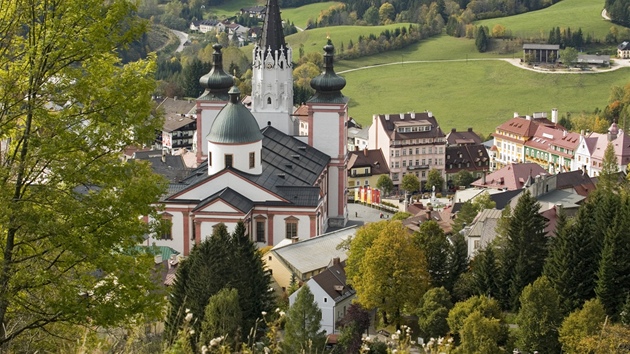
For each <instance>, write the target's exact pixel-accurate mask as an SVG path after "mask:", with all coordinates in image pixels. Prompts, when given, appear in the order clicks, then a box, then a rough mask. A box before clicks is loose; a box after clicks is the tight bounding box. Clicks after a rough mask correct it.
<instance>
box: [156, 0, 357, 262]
mask: <svg viewBox="0 0 630 354" xmlns="http://www.w3.org/2000/svg"><path fill="white" fill-rule="evenodd" d="M214 49H215V51H214V54H213V65H212V70H211V71H210V72H209V73H208V74H206V75H204V76H202V77H201V78H200V82H201V84H202V85H203V86H204V87H205V92H204V93H203V94H202V95H201V97H199V98H198V99H197V101H196V108H197V111H196V116H197V134H196V139H197V141H196V146H197V151H196V154H197V155H196V156H197V161H198V163H199V166H198V167H197V168H196V169H195V170H193V171H192V173H191V174H190V175H189V176H188V177H187V178H185V179H183V180H181V181H179V182H175V183H171V184H170V185H169V189H168V192H167V194H166V195H165V196H164V197H163V200H162V203H163V204H164V211H163V213H162V218H164V219H167V220H170V223H171V225H172V226H171V229H170V232H164V233H163V234H162V235H154V236H152V237H150V238H149V239H148V240H147V243H148V244H155V245H157V246H169V247H171V248H173V249H175V250H177V251H179V252H180V253H181V254H183V255H187V254H188V253H189V252H190V250H191V249H192V247H193V246H194V245H195V244H197V243H199V242H201V241H202V240H204V239H205V238H207V237H209V236H210V235H211V234H212V232H213V228H214V227H215V226H217V225H219V224H221V223H222V224H225V225H226V226H227V228H228V230H229V231H230V232H231V231H233V230H234V227H235V226H236V224H237V223H238V222H239V221H241V220H242V221H243V222H244V223H245V225H246V228H247V230H248V233H249V235H250V237H251V239H252V241H254V242H256V243H257V244H258V245H259V246H260V247H263V246H267V245H269V246H275V245H277V244H279V243H280V242H282V241H283V240H291V241H295V240H304V239H307V238H311V237H315V236H318V235H320V234H322V233H325V232H326V231H330V230H331V229H336V228H339V227H343V226H345V224H346V222H347V220H348V209H347V202H346V200H347V196H346V193H347V192H346V188H345V187H346V141H347V128H346V124H345V123H346V121H347V119H348V99H347V98H346V97H344V96H343V94H342V93H341V90H342V89H343V88H344V87H345V85H346V81H345V79H344V78H342V77H340V76H338V75H337V74H336V73H335V72H334V69H333V51H334V48H333V46H332V45H327V46H325V47H324V51H325V54H324V71H323V72H322V74H321V75H319V76H317V77H316V78H314V79H313V80H312V81H311V86H312V87H313V89H314V90H315V94H314V95H313V97H311V98H310V99H309V100H308V101H307V102H306V103H305V105H306V107H307V111H308V114H307V118H306V119H307V122H308V134H307V135H306V136H303V135H300V136H298V134H297V131H298V129H297V127H298V121H297V120H296V119H295V117H293V116H292V113H293V111H294V107H293V67H292V62H291V59H292V50H291V48H290V47H289V46H288V45H287V43H286V41H285V38H284V35H283V32H282V20H281V17H280V9H279V7H278V3H277V0H268V1H267V10H266V16H265V20H264V24H263V31H262V35H261V36H260V39H259V42H258V43H257V45H256V46H255V48H254V50H253V63H252V70H253V78H252V95H251V102H252V104H251V107H250V108H247V107H246V106H244V105H243V104H242V102H241V100H242V97H241V93H240V92H239V90H238V89H237V88H236V87H235V86H234V80H233V78H232V77H231V76H230V75H228V74H227V73H226V72H225V71H224V70H223V63H222V55H221V46H220V45H215V46H214Z"/></svg>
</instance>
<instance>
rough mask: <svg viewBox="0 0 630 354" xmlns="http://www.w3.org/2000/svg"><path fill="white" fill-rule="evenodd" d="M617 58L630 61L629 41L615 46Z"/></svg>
mask: <svg viewBox="0 0 630 354" xmlns="http://www.w3.org/2000/svg"><path fill="white" fill-rule="evenodd" d="M617 57H618V58H619V59H630V41H623V42H621V44H619V45H618V46H617Z"/></svg>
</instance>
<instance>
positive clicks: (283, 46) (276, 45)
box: [258, 0, 287, 55]
mask: <svg viewBox="0 0 630 354" xmlns="http://www.w3.org/2000/svg"><path fill="white" fill-rule="evenodd" d="M258 46H259V48H260V49H261V50H263V51H264V52H263V53H265V52H266V51H268V50H269V49H271V53H275V51H276V50H277V51H278V52H279V53H284V54H285V55H286V52H287V43H286V42H285V40H284V32H283V31H282V18H281V17H280V6H278V0H267V9H266V10H265V21H264V22H263V29H262V36H261V37H260V42H259V44H258Z"/></svg>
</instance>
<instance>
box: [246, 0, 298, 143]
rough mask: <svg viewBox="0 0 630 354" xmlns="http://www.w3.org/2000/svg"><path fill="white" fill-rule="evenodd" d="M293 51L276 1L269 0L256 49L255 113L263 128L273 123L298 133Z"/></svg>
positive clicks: (281, 129)
mask: <svg viewBox="0 0 630 354" xmlns="http://www.w3.org/2000/svg"><path fill="white" fill-rule="evenodd" d="M291 58H292V50H291V48H290V47H289V46H288V45H287V43H286V42H285V40H284V33H283V32H282V19H281V18H280V7H279V6H278V1H277V0H267V10H266V14H265V21H264V23H263V29H262V35H261V38H260V40H259V42H258V44H257V45H256V46H255V47H254V51H253V63H252V67H253V69H252V70H253V72H252V74H253V76H252V108H251V110H252V113H253V114H254V116H255V117H256V121H258V126H259V127H260V128H261V129H262V128H264V127H266V126H267V125H269V124H271V126H273V127H274V128H276V129H278V130H279V131H281V132H283V133H285V134H288V135H296V134H297V129H296V127H297V124H296V123H294V122H293V119H292V118H291V114H292V113H293V65H292V63H291Z"/></svg>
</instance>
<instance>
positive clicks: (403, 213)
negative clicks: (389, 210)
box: [392, 211, 413, 220]
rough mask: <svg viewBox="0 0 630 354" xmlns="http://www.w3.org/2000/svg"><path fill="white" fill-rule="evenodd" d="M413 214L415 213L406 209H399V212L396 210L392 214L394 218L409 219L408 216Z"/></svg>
mask: <svg viewBox="0 0 630 354" xmlns="http://www.w3.org/2000/svg"><path fill="white" fill-rule="evenodd" d="M412 216H413V215H412V214H411V213H408V212H406V211H399V212H396V213H395V214H394V215H393V216H392V220H405V219H408V218H410V217H412Z"/></svg>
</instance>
